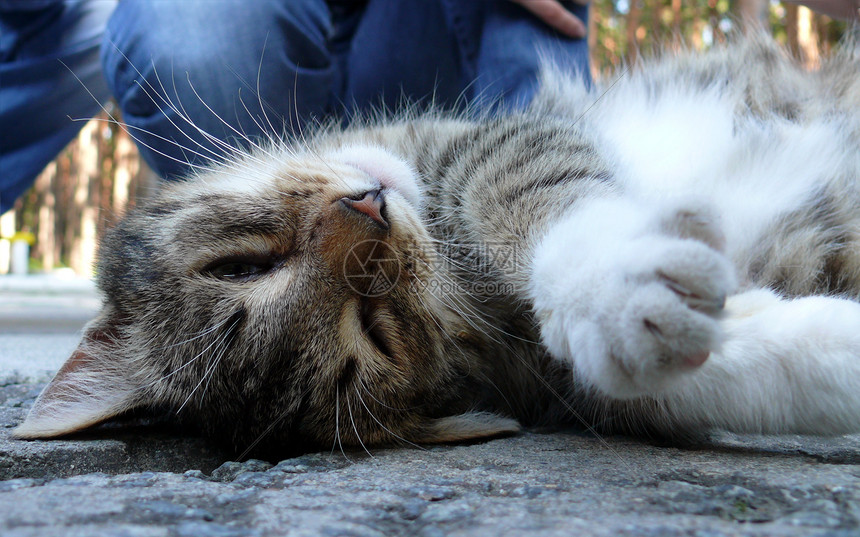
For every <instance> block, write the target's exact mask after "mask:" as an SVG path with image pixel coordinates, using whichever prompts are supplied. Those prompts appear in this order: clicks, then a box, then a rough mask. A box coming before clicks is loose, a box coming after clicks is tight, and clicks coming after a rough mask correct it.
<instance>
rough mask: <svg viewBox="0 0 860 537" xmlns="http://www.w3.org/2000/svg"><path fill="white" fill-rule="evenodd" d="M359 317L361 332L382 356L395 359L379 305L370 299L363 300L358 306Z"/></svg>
mask: <svg viewBox="0 0 860 537" xmlns="http://www.w3.org/2000/svg"><path fill="white" fill-rule="evenodd" d="M358 317H359V321H360V323H361V332H362V333H363V334H364V335H365V337H367V340H368V341H370V343H371V344H373V346H374V347H376V350H377V351H379V353H380V354H382V355H383V356H385V357H386V358H388V359H393V358H394V355H393V354H392V352H391V347H390V346H389V344H388V337H387V336H386V334H385V325H386V320H385V318H384V317H383V315H382V313H381V311H380V309H379V304H378V303H377V302H376V301H375V300H373V299H370V298H366V297H365V298H362V299H361V300H360V301H359V305H358Z"/></svg>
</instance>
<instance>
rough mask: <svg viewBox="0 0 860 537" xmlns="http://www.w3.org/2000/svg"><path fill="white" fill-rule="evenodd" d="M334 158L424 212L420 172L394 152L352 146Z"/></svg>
mask: <svg viewBox="0 0 860 537" xmlns="http://www.w3.org/2000/svg"><path fill="white" fill-rule="evenodd" d="M331 158H332V160H335V161H336V162H341V163H343V164H347V165H349V166H353V167H354V168H357V169H359V170H361V171H362V172H364V173H366V174H367V175H369V176H370V177H371V178H373V179H374V180H377V181H379V182H380V183H381V184H382V186H384V187H386V188H391V189H394V190H396V191H397V192H399V193H400V194H401V195H402V196H403V197H404V198H406V200H407V201H408V202H409V203H410V204H412V206H413V207H415V208H416V209H420V208H421V189H420V186H419V182H418V174H417V172H416V171H415V170H414V169H413V168H412V166H410V165H409V164H408V163H406V161H404V160H402V159H399V158H397V157H395V156H394V155H392V154H391V152H390V151H386V150H384V149H381V148H379V147H374V146H368V145H352V146H348V147H345V148H343V149H340V150H338V151H337V152H335V153H333V154H332V155H331Z"/></svg>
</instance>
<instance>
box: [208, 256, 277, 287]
mask: <svg viewBox="0 0 860 537" xmlns="http://www.w3.org/2000/svg"><path fill="white" fill-rule="evenodd" d="M276 265H277V263H276V260H275V259H273V258H272V257H270V256H263V255H250V256H232V257H225V258H221V259H217V260H215V261H213V262H211V263H209V264H208V265H206V266H205V267H204V268H203V270H202V271H201V272H202V273H203V274H205V275H207V276H212V277H213V278H218V279H221V280H233V281H248V280H253V279H255V278H258V277H260V276H262V275H264V274H267V273H268V272H269V271H271V270H272V269H273V268H275V266H276Z"/></svg>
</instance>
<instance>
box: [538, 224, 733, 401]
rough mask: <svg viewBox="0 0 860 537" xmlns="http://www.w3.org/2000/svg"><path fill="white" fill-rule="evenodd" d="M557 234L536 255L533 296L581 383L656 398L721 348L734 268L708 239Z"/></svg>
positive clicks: (557, 350) (553, 347)
mask: <svg viewBox="0 0 860 537" xmlns="http://www.w3.org/2000/svg"><path fill="white" fill-rule="evenodd" d="M683 217H684V218H689V220H688V221H689V222H692V223H693V225H695V226H699V230H701V229H702V226H700V223H701V222H702V221H703V220H702V219H700V218H698V217H695V216H692V215H690V214H689V213H683ZM559 227H562V230H561V231H559V230H558V229H557V230H554V231H551V232H550V234H548V235H547V237H546V238H545V239H544V241H543V242H542V244H541V246H540V247H539V248H538V250H537V252H536V257H535V265H534V273H533V283H534V288H533V297H534V301H535V308H536V311H537V315H538V320H539V322H540V325H541V334H542V337H543V340H544V343H545V344H546V345H547V346H548V348H549V350H550V352H552V353H553V354H554V355H555V356H557V357H559V358H563V359H570V360H572V362H573V364H574V367H575V369H576V371H577V373H578V374H579V375H580V376H581V377H582V378H583V380H585V381H587V382H589V383H591V384H593V385H594V386H595V387H596V388H598V389H599V390H601V391H603V392H604V393H606V394H607V395H610V396H613V397H619V398H623V397H635V396H639V395H643V394H648V393H657V392H659V391H661V390H662V389H664V388H665V387H667V386H669V385H671V384H672V382H673V381H674V380H675V379H677V378H678V377H680V376H681V375H682V374H683V373H685V372H688V371H691V370H694V369H696V368H697V367H699V366H700V365H702V364H703V363H704V362H705V361H706V360H707V358H708V356H709V355H710V353H711V352H713V351H715V350H717V349H718V348H719V346H720V343H721V341H722V328H721V326H720V317H721V314H722V311H723V307H724V305H725V300H726V296H727V295H728V294H729V293H730V292H731V291H732V290H733V288H734V286H735V279H734V270H733V268H732V266H731V263H730V262H729V260H728V259H727V258H726V257H725V256H724V255H723V254H721V253H720V252H718V251H717V250H715V249H714V248H712V247H711V246H710V245H709V244H706V243H705V242H702V240H697V239H703V238H705V237H704V236H702V237H700V236H696V238H677V237H678V236H679V235H688V234H687V233H676V234H674V235H675V236H674V237H671V236H666V235H663V234H659V232H658V233H656V234H647V235H643V236H638V237H633V238H627V239H625V240H616V242H615V243H614V244H605V245H600V244H595V243H594V240H596V239H594V237H591V238H590V239H588V240H587V241H585V242H580V243H577V241H576V237H575V236H574V237H573V240H571V237H570V235H569V234H568V235H567V236H565V234H564V229H563V226H559ZM660 231H663V230H660ZM705 233H707V238H708V239H711V240H708V241H707V242H708V243H710V244H713V243H714V242H718V241H717V240H716V238H717V237H718V236H717V235H716V234H714V233H712V232H710V231H709V230H705V231H701V232H700V233H697V234H696V235H704V234H705ZM688 236H689V235H688ZM616 239H617V238H616ZM712 240H713V242H712Z"/></svg>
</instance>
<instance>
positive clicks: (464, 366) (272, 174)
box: [16, 40, 860, 455]
mask: <svg viewBox="0 0 860 537" xmlns="http://www.w3.org/2000/svg"><path fill="white" fill-rule="evenodd" d="M858 80H860V63H858V60H857V59H856V58H854V57H853V56H851V55H849V54H847V53H844V54H842V55H841V56H837V57H835V58H834V59H833V60H832V62H831V63H828V64H825V65H824V66H823V67H822V69H821V70H820V71H818V72H814V73H806V72H803V71H802V70H801V69H800V68H798V67H797V66H795V65H794V64H793V63H791V61H790V60H788V58H787V57H786V56H785V55H784V54H783V52H782V51H781V50H779V49H778V48H777V47H776V46H774V45H773V44H772V43H769V42H765V41H757V40H748V41H745V42H742V43H740V44H738V45H736V46H734V47H730V48H727V49H725V50H715V51H713V52H711V53H709V54H707V55H704V56H697V55H692V54H686V55H681V56H679V57H666V58H662V59H659V60H655V61H654V62H653V63H652V64H649V65H646V66H645V67H643V68H642V69H641V70H639V71H637V72H636V73H633V74H626V75H624V76H622V78H621V79H620V80H619V81H618V82H617V83H616V84H614V85H612V86H611V87H609V88H607V89H606V90H601V89H592V90H589V89H587V88H585V87H583V86H581V85H579V83H578V82H577V81H576V80H572V79H568V78H565V77H564V76H563V75H561V74H559V73H554V72H548V73H547V76H546V78H545V81H544V86H543V91H542V94H541V95H540V96H539V97H538V99H537V100H536V101H535V103H534V104H533V105H532V107H531V108H530V109H529V110H527V111H525V112H522V113H512V114H511V115H508V116H505V117H498V118H483V119H477V120H473V119H467V118H463V117H447V116H444V115H440V114H435V115H426V116H419V117H401V118H398V119H393V120H385V121H369V122H367V123H365V124H361V125H355V126H353V127H351V128H349V129H346V130H343V129H340V128H336V127H332V128H328V129H321V130H320V132H318V133H317V134H315V135H314V136H310V137H308V138H307V139H303V140H302V141H301V142H290V143H273V144H272V145H271V146H270V147H266V148H260V149H259V150H255V151H252V152H250V153H248V154H245V155H237V156H232V157H231V158H230V159H228V160H227V161H226V162H225V163H223V164H219V165H213V168H212V169H211V170H206V171H202V172H200V173H198V174H196V176H195V177H192V178H189V180H188V181H186V182H183V183H179V184H175V185H170V186H166V187H164V188H163V189H162V190H161V192H159V193H158V194H157V195H156V196H155V197H154V198H153V199H151V200H149V201H148V202H147V203H145V204H143V205H142V206H140V207H138V208H136V209H134V210H133V211H131V212H130V213H129V214H128V215H127V216H126V217H125V218H124V220H123V221H122V222H121V223H120V224H119V225H118V226H117V227H116V228H115V229H114V230H112V231H111V232H110V233H109V234H108V235H107V237H106V238H105V241H104V243H103V245H102V248H101V254H100V261H99V271H98V272H99V286H100V289H101V290H102V291H103V292H104V293H105V297H106V299H105V306H104V310H103V312H102V314H101V315H100V317H99V318H98V319H96V320H95V321H93V323H91V324H90V326H89V327H88V329H87V331H86V334H85V335H84V339H83V342H82V344H81V347H80V348H79V349H78V351H76V353H75V354H74V355H73V356H72V358H70V360H69V362H68V363H67V365H66V366H65V367H64V369H63V370H61V372H60V373H59V374H58V375H57V377H56V378H55V379H54V381H53V382H52V383H51V384H50V385H49V386H48V387H47V388H46V389H45V391H44V392H43V394H42V395H41V397H40V398H39V400H38V401H37V403H36V405H35V407H34V409H33V411H32V412H31V414H30V416H29V417H28V419H27V420H26V421H25V422H24V423H23V424H22V425H21V426H20V427H19V428H18V429H17V430H16V434H17V435H18V436H20V437H25V438H38V437H51V436H57V435H62V434H67V433H69V432H72V431H75V430H79V429H81V428H84V427H87V426H90V425H91V424H93V423H97V422H99V421H102V420H104V419H106V418H108V417H111V416H114V415H117V414H119V413H122V412H124V411H127V410H130V409H134V408H141V407H144V408H148V409H150V410H152V411H156V412H166V413H168V414H169V415H171V416H173V417H175V418H176V419H178V420H180V421H182V422H183V423H187V424H190V425H192V426H194V427H196V428H199V429H201V430H203V431H204V432H206V433H207V434H209V435H210V436H212V437H213V438H216V439H221V440H226V441H227V442H228V443H230V444H231V445H232V446H234V447H235V448H236V449H237V451H239V452H241V453H245V454H247V453H251V452H254V453H256V454H258V455H259V454H268V453H274V454H277V455H283V454H284V453H288V452H294V451H300V450H305V449H315V448H320V447H325V448H328V447H331V446H332V445H340V446H341V447H345V446H352V447H355V446H369V445H371V444H386V443H412V442H434V441H455V440H461V439H466V438H476V437H482V436H489V435H494V434H499V433H508V432H513V431H515V430H517V428H518V426H519V425H518V424H524V425H536V424H559V423H570V422H578V423H581V424H584V425H586V426H589V427H595V428H597V429H601V430H613V431H624V432H657V433H660V434H666V435H670V436H683V435H687V434H691V433H696V432H700V431H704V430H707V429H709V428H714V427H717V428H728V429H732V430H738V431H762V432H812V433H821V434H837V433H843V432H858V431H860V335H858V334H860V305H858V304H857V302H856V300H857V299H858V297H860V279H858V278H860V257H858V256H860V254H858V252H860V242H858V235H857V234H858V233H860V210H858V207H860V199H858V184H857V178H858V170H860V151H858V149H860V147H858V146H860V143H858V142H860V136H858V134H860V112H858V107H860V87H858V84H860V83H858ZM604 91H605V92H604ZM378 188H381V189H382V192H383V194H384V195H385V212H384V216H385V218H386V220H387V222H388V224H389V227H388V228H385V229H383V228H382V227H380V226H379V225H377V224H376V223H375V222H373V221H371V220H370V219H369V218H367V217H366V216H365V215H363V214H359V213H357V212H356V211H352V210H349V209H344V204H343V203H341V202H340V200H341V199H343V198H345V197H346V198H352V199H355V200H357V199H360V198H361V196H362V195H363V193H364V192H368V191H373V190H374V189H378ZM380 244H381V245H382V246H378V245H380ZM373 245H377V246H373ZM375 247H376V248H381V250H378V251H377V250H374V249H373V248H375ZM381 251H384V252H385V253H386V256H387V257H386V256H383V257H386V260H379V259H377V261H372V262H368V261H367V259H368V258H369V257H368V256H370V257H373V256H374V255H376V254H374V252H376V253H377V254H378V252H381ZM377 257H378V256H377ZM248 266H250V267H252V269H253V270H252V271H251V273H245V274H244V275H242V274H240V277H234V276H235V274H233V272H236V271H237V270H238V269H237V267H239V268H241V267H246V268H247V267H248ZM243 270H244V269H243ZM363 270H370V271H374V272H375V274H377V275H380V276H381V277H383V278H388V279H387V280H385V281H389V284H387V285H388V287H387V288H386V289H385V292H384V293H381V294H376V293H373V292H371V291H372V288H371V287H367V288H359V289H357V288H356V286H355V285H356V284H355V281H356V280H355V279H354V278H353V279H352V280H351V279H350V276H354V275H355V274H357V273H361V272H362V271H363ZM231 271H232V272H231ZM362 281H364V280H362ZM390 282H394V283H390ZM361 285H364V284H359V286H361ZM368 285H370V284H368ZM810 295H816V296H814V297H810ZM804 297H806V298H804Z"/></svg>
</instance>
